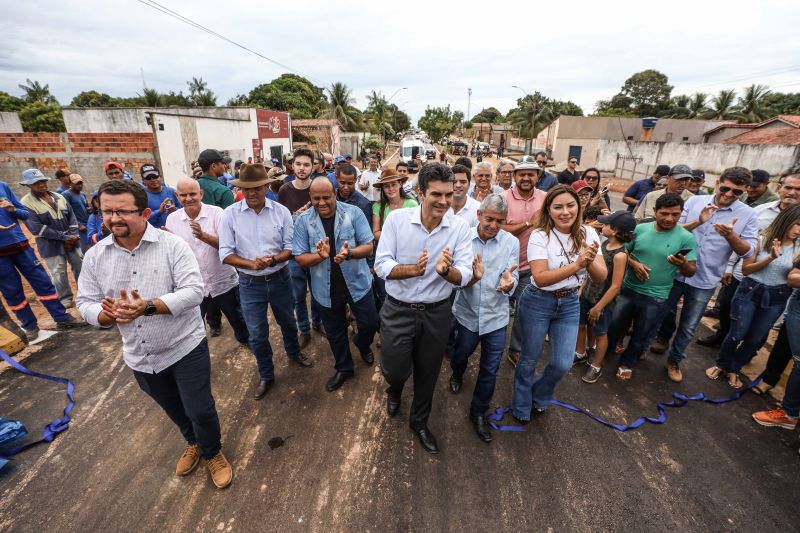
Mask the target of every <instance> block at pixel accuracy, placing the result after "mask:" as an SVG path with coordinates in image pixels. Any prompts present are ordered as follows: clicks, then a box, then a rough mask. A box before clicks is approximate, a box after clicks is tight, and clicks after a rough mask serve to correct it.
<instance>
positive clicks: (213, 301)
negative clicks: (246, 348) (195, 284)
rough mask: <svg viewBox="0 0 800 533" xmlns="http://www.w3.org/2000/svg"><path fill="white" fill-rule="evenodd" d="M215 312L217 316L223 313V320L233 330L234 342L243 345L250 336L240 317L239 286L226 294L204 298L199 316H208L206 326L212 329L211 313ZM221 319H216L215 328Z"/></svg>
mask: <svg viewBox="0 0 800 533" xmlns="http://www.w3.org/2000/svg"><path fill="white" fill-rule="evenodd" d="M212 309H213V310H215V311H216V312H217V314H219V313H220V311H221V312H223V313H225V318H227V319H228V323H229V324H230V325H231V327H232V328H233V335H234V336H235V337H236V340H237V341H239V342H241V343H243V344H245V343H247V339H248V338H249V336H250V334H249V333H248V332H247V324H245V322H244V317H243V316H242V305H241V303H240V302H239V286H238V285H237V286H236V287H234V288H232V289H231V290H229V291H228V292H225V293H222V294H218V295H217V296H214V297H212V296H206V297H205V298H203V301H202V302H201V303H200V316H201V317H203V318H204V319H205V318H206V316H208V325H209V326H211V327H214V323H213V321H212V320H213V319H212V317H211V311H212ZM221 321H222V319H221V318H217V322H216V324H217V327H219V325H220V324H221Z"/></svg>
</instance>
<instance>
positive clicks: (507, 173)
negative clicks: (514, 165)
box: [498, 170, 514, 176]
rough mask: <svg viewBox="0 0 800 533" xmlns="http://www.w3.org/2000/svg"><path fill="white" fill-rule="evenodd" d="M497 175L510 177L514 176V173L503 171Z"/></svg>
mask: <svg viewBox="0 0 800 533" xmlns="http://www.w3.org/2000/svg"><path fill="white" fill-rule="evenodd" d="M498 174H500V175H501V176H511V175H512V174H514V171H513V170H503V171H501V172H498Z"/></svg>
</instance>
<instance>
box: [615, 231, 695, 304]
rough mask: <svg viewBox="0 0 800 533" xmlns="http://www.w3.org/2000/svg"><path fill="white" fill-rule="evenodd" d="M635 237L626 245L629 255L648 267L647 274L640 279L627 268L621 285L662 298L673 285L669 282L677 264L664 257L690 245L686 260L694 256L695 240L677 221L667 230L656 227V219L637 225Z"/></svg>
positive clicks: (690, 259)
mask: <svg viewBox="0 0 800 533" xmlns="http://www.w3.org/2000/svg"><path fill="white" fill-rule="evenodd" d="M634 233H635V234H636V237H635V238H634V239H633V242H630V243H628V244H627V245H626V246H627V248H628V251H629V252H630V255H631V257H632V258H633V259H634V260H635V261H638V262H640V263H643V264H645V265H647V266H648V267H650V272H649V274H650V278H649V279H648V280H646V281H642V280H640V279H639V278H637V277H636V273H635V272H634V271H633V269H632V268H629V269H628V271H627V272H626V273H625V281H624V282H623V286H624V287H627V288H628V289H630V290H632V291H633V292H637V293H639V294H643V295H645V296H650V297H652V298H659V299H665V298H667V297H668V296H669V291H670V290H671V289H672V282H673V281H674V278H675V273H676V272H677V271H678V267H676V266H675V265H673V264H672V263H670V262H669V261H667V257H668V256H670V255H675V254H677V253H678V251H680V250H683V249H685V248H691V249H692V251H691V252H689V253H688V254H686V259H688V260H689V261H696V260H697V242H696V241H695V238H694V235H693V234H692V233H691V232H690V231H687V230H685V229H684V228H683V226H680V225H677V226H675V227H674V228H672V229H671V230H669V231H656V223H655V222H647V223H645V224H639V225H638V226H636V231H635V232H634Z"/></svg>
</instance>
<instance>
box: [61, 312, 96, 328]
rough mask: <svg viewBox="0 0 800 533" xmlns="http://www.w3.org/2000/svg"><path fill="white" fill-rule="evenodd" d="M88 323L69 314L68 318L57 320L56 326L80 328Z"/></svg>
mask: <svg viewBox="0 0 800 533" xmlns="http://www.w3.org/2000/svg"><path fill="white" fill-rule="evenodd" d="M88 325H89V323H88V322H85V321H83V320H81V319H79V318H75V317H74V316H72V315H70V316H69V318H68V319H66V320H62V321H61V322H59V323H58V325H57V326H56V327H57V328H58V329H72V328H82V327H85V326H88Z"/></svg>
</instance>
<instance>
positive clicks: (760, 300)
mask: <svg viewBox="0 0 800 533" xmlns="http://www.w3.org/2000/svg"><path fill="white" fill-rule="evenodd" d="M790 294H791V289H789V287H788V286H787V285H779V286H777V287H768V286H766V285H764V284H762V283H759V282H757V281H755V280H753V279H750V278H744V279H743V280H742V282H741V283H740V284H739V288H738V289H737V290H736V295H735V296H734V297H733V301H732V302H731V329H730V331H729V332H728V334H727V335H726V336H725V340H724V341H722V346H721V347H720V350H719V354H718V355H717V366H718V367H720V368H721V369H723V370H725V371H726V372H738V371H739V370H741V369H742V367H743V366H744V365H746V364H747V363H749V362H750V360H751V359H752V358H753V357H754V356H755V355H756V352H758V349H759V348H761V345H762V344H763V343H764V339H766V337H767V334H768V333H769V330H770V329H771V328H772V326H773V325H774V324H775V321H776V320H778V318H780V316H781V313H783V310H784V309H785V308H786V300H788V299H789V295H790Z"/></svg>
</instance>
